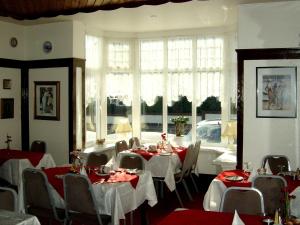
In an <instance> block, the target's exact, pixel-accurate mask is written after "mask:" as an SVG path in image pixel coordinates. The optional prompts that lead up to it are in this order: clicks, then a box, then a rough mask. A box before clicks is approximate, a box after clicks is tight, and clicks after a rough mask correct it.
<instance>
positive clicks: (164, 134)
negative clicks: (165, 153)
mask: <svg viewBox="0 0 300 225" xmlns="http://www.w3.org/2000/svg"><path fill="white" fill-rule="evenodd" d="M160 136H161V139H162V140H163V141H167V134H166V133H162V134H161V135H160Z"/></svg>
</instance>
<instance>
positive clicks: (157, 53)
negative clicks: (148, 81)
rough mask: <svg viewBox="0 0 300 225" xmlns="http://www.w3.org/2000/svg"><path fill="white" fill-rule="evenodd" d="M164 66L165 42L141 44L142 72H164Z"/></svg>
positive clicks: (145, 42)
mask: <svg viewBox="0 0 300 225" xmlns="http://www.w3.org/2000/svg"><path fill="white" fill-rule="evenodd" d="M163 65H164V54H163V42H162V41H143V42H141V70H142V71H157V70H160V71H161V70H162V69H163Z"/></svg>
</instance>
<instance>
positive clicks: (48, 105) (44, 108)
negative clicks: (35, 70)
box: [34, 81, 60, 120]
mask: <svg viewBox="0 0 300 225" xmlns="http://www.w3.org/2000/svg"><path fill="white" fill-rule="evenodd" d="M34 119H38V120H59V119H60V82H59V81H35V82H34Z"/></svg>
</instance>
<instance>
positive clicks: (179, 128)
mask: <svg viewBox="0 0 300 225" xmlns="http://www.w3.org/2000/svg"><path fill="white" fill-rule="evenodd" d="M171 121H172V122H173V123H174V124H175V133H176V136H177V137H180V136H182V135H183V134H184V125H185V124H186V123H187V122H188V121H189V118H187V117H185V116H177V117H175V118H172V119H171Z"/></svg>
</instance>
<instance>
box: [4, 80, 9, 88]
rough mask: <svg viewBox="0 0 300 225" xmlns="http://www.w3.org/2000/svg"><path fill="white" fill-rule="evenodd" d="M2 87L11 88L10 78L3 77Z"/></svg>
mask: <svg viewBox="0 0 300 225" xmlns="http://www.w3.org/2000/svg"><path fill="white" fill-rule="evenodd" d="M3 89H11V80H10V79H3Z"/></svg>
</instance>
